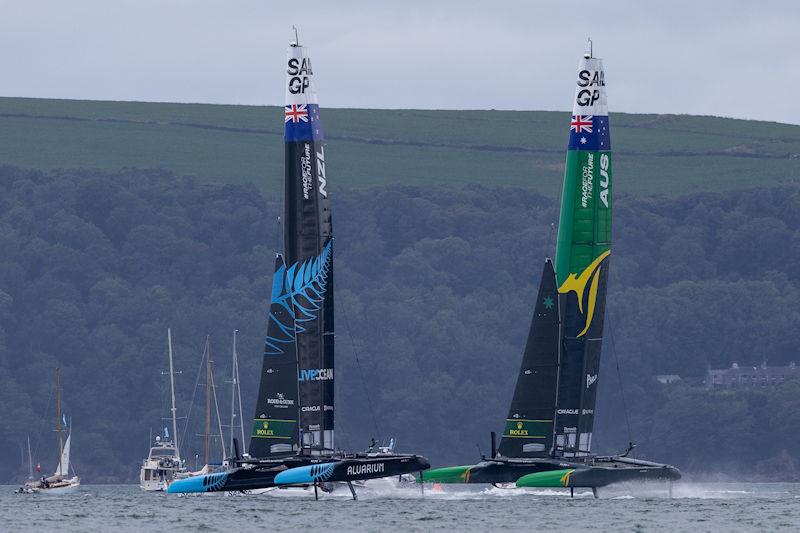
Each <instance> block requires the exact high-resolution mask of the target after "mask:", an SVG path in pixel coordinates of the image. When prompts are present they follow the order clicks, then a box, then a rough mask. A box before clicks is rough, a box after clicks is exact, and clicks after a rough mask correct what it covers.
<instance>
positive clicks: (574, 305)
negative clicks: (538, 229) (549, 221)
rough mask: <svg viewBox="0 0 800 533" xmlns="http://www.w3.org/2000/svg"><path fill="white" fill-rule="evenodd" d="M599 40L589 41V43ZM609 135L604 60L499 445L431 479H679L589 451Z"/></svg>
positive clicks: (583, 119)
mask: <svg viewBox="0 0 800 533" xmlns="http://www.w3.org/2000/svg"><path fill="white" fill-rule="evenodd" d="M590 44H591V42H590ZM610 151H611V137H610V132H609V123H608V107H607V104H606V92H605V75H604V72H603V64H602V61H601V60H600V59H598V58H595V57H592V52H591V47H590V51H589V52H588V53H586V54H585V55H584V57H583V59H582V60H581V62H580V65H579V71H578V79H577V88H576V90H575V101H574V104H573V112H572V119H571V121H570V136H569V146H568V151H567V161H566V168H565V174H564V188H563V193H562V197H561V213H560V219H559V227H558V240H557V245H556V263H555V265H553V262H552V261H551V260H550V259H547V260H546V261H545V264H544V270H543V272H542V278H541V282H540V284H539V292H538V295H537V297H536V305H535V307H534V314H533V321H532V323H531V328H530V333H529V335H528V340H527V344H526V346H525V352H524V355H523V359H522V365H521V367H520V373H519V376H518V377H517V386H516V390H515V391H514V397H513V399H512V401H511V407H510V409H509V414H508V418H507V419H506V425H505V429H504V431H503V435H502V438H501V440H500V447H499V449H497V448H496V447H495V438H494V433H492V447H491V456H490V457H489V458H486V457H484V458H483V460H482V461H481V462H480V463H478V464H476V465H468V466H455V467H447V468H437V469H433V470H429V471H427V472H425V473H424V474H423V475H422V479H423V480H424V481H433V482H439V483H492V484H501V483H502V484H507V483H514V484H515V485H516V486H517V487H569V488H570V489H573V488H575V487H587V488H592V490H593V492H594V494H595V496H597V487H602V486H605V485H608V484H610V483H615V482H619V481H628V480H670V481H671V480H675V479H679V478H680V472H679V471H678V470H677V469H676V468H674V467H672V466H669V465H663V464H658V463H653V462H650V461H642V460H636V459H633V458H630V457H628V452H630V449H629V450H628V452H626V453H623V454H620V455H615V456H598V455H593V454H592V453H591V443H592V429H593V426H594V410H595V400H596V397H597V379H598V373H599V372H598V371H599V367H600V347H601V343H602V340H603V319H604V314H605V301H606V287H607V282H608V265H609V256H610V254H611V152H610Z"/></svg>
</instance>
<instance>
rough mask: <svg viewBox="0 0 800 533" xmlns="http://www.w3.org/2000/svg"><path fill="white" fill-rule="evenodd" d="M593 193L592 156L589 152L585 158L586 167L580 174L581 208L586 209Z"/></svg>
mask: <svg viewBox="0 0 800 533" xmlns="http://www.w3.org/2000/svg"><path fill="white" fill-rule="evenodd" d="M593 191H594V154H593V153H591V152H589V153H588V154H587V156H586V166H584V167H583V171H582V172H581V207H582V208H584V209H586V207H588V205H589V200H591V199H592V192H593Z"/></svg>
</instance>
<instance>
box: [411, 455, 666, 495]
mask: <svg viewBox="0 0 800 533" xmlns="http://www.w3.org/2000/svg"><path fill="white" fill-rule="evenodd" d="M680 478H681V473H680V471H679V470H678V469H677V468H675V467H673V466H670V465H664V464H660V463H652V462H649V461H637V460H634V459H628V458H624V457H607V458H587V460H586V461H572V460H570V461H559V460H555V459H542V460H514V459H502V460H492V461H483V462H481V463H478V464H476V465H467V466H454V467H446V468H436V469H433V470H430V471H428V472H424V473H423V475H422V480H423V481H424V482H433V483H490V484H504V483H514V484H516V486H517V487H589V488H591V487H604V486H606V485H610V484H612V483H619V482H623V481H653V480H657V481H676V480H678V479H680Z"/></svg>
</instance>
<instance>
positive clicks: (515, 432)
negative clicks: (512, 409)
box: [508, 422, 528, 437]
mask: <svg viewBox="0 0 800 533" xmlns="http://www.w3.org/2000/svg"><path fill="white" fill-rule="evenodd" d="M524 426H525V425H524V424H523V423H522V422H517V428H516V429H513V428H512V429H509V430H508V434H509V435H512V436H514V437H527V436H528V430H527V429H523V427H524Z"/></svg>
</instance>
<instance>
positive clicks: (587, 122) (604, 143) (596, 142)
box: [569, 115, 611, 150]
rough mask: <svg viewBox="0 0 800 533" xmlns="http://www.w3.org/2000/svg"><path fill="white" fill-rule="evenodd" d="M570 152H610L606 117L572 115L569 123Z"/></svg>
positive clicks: (609, 135) (609, 136) (609, 137)
mask: <svg viewBox="0 0 800 533" xmlns="http://www.w3.org/2000/svg"><path fill="white" fill-rule="evenodd" d="M569 149H570V150H611V134H610V132H609V129H608V115H603V116H600V115H572V120H570V122H569Z"/></svg>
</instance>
